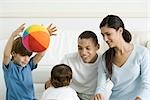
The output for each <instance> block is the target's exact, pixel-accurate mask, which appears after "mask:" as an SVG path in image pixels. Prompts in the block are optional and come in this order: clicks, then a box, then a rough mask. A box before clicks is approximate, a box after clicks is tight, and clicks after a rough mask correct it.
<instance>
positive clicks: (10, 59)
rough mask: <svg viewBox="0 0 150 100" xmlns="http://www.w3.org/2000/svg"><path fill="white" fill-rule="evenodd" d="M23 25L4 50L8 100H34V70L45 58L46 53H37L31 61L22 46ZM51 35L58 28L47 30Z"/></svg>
mask: <svg viewBox="0 0 150 100" xmlns="http://www.w3.org/2000/svg"><path fill="white" fill-rule="evenodd" d="M24 25H25V24H22V25H21V26H20V27H18V28H17V29H16V30H15V31H14V32H13V33H12V34H11V36H10V38H9V39H8V41H7V44H6V46H5V49H4V57H3V70H4V78H5V83H6V88H7V91H6V100H34V99H35V97H34V87H33V81H32V73H31V72H32V70H33V69H36V68H37V64H38V62H39V61H40V60H41V58H42V57H43V56H44V54H45V51H43V52H40V53H37V54H36V55H35V56H33V57H32V58H31V59H30V57H31V55H32V52H29V51H28V50H27V49H26V48H25V47H24V46H23V44H22V37H20V36H19V33H20V32H22V31H23V30H24ZM47 29H48V31H49V33H50V35H52V34H51V33H52V32H54V31H56V27H51V25H50V26H49V27H48V28H47Z"/></svg>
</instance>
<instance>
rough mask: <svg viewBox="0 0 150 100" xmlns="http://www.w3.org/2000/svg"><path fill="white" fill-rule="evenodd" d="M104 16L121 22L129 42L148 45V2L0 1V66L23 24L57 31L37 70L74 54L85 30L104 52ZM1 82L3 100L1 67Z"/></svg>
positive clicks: (0, 97) (99, 0) (149, 38)
mask: <svg viewBox="0 0 150 100" xmlns="http://www.w3.org/2000/svg"><path fill="white" fill-rule="evenodd" d="M148 2H149V3H148ZM107 14H117V15H119V16H120V17H121V18H122V19H123V21H124V23H125V26H126V29H128V30H129V31H130V32H131V33H132V35H133V41H132V42H134V43H138V44H142V45H145V43H146V42H147V41H150V1H149V0H0V48H1V49H0V63H2V54H3V48H4V44H5V41H6V40H7V39H8V37H9V36H10V34H11V33H12V32H13V31H14V29H16V28H17V27H18V26H19V25H20V24H22V23H26V26H29V25H31V24H44V25H45V26H47V25H49V24H50V23H53V24H54V25H56V26H57V28H58V31H57V36H56V37H51V42H50V46H49V48H48V51H47V54H46V56H45V57H44V58H43V59H42V61H41V62H40V66H52V65H54V64H55V63H57V62H58V61H59V60H60V59H61V57H62V56H63V55H64V54H66V53H69V52H74V51H76V50H77V46H76V45H77V37H78V35H79V34H80V33H81V32H83V31H84V30H92V31H94V32H95V33H96V34H97V36H98V37H99V42H100V44H101V49H100V52H104V50H105V49H106V48H107V45H106V44H105V43H104V41H103V40H102V36H101V35H100V30H99V23H100V21H101V20H102V18H103V17H104V16H106V15H107ZM43 69H44V68H43ZM0 80H1V81H0V84H1V85H0V91H3V92H1V93H0V100H4V96H5V85H4V79H3V71H2V69H1V67H0Z"/></svg>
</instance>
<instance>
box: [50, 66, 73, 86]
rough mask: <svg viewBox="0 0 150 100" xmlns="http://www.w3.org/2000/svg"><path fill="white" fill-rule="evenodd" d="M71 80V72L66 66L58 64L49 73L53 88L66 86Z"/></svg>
mask: <svg viewBox="0 0 150 100" xmlns="http://www.w3.org/2000/svg"><path fill="white" fill-rule="evenodd" d="M71 79H72V70H71V68H70V67H69V66H68V65H65V64H59V65H56V66H54V67H53V69H52V71H51V79H50V81H51V84H52V86H54V87H55V88H58V87H63V86H68V85H69V84H70V81H71Z"/></svg>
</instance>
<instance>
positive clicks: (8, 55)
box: [3, 24, 25, 65]
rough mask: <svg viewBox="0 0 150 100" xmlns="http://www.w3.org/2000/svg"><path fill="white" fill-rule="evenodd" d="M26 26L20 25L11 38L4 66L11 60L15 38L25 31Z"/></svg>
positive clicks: (4, 56)
mask: <svg viewBox="0 0 150 100" xmlns="http://www.w3.org/2000/svg"><path fill="white" fill-rule="evenodd" d="M24 25H25V24H22V25H20V26H19V27H18V28H17V29H16V30H15V31H14V32H13V33H12V34H11V36H10V37H9V39H8V41H7V43H6V46H5V48H4V55H3V64H5V65H7V64H8V63H9V61H10V58H11V49H12V45H13V41H14V38H15V37H16V36H17V35H19V33H20V32H22V31H23V30H24Z"/></svg>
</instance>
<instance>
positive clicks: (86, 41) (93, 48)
mask: <svg viewBox="0 0 150 100" xmlns="http://www.w3.org/2000/svg"><path fill="white" fill-rule="evenodd" d="M98 49H99V43H98V39H97V36H96V34H95V33H94V32H92V31H84V32H82V33H81V34H80V35H79V37H78V52H79V55H80V56H81V58H82V60H83V62H85V63H94V62H95V61H96V59H97V56H98V55H97V50H98Z"/></svg>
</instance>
